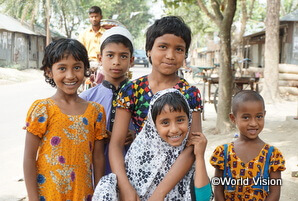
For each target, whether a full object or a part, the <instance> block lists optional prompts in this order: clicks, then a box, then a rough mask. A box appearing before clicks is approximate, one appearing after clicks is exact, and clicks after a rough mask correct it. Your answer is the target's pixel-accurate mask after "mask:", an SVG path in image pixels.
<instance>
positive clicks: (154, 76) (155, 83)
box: [148, 70, 180, 94]
mask: <svg viewBox="0 0 298 201" xmlns="http://www.w3.org/2000/svg"><path fill="white" fill-rule="evenodd" d="M179 80H180V77H179V76H178V75H176V74H172V75H168V76H165V75H162V74H160V73H156V72H154V71H153V70H152V72H151V73H150V74H149V75H148V81H149V85H150V89H151V90H152V92H153V94H155V93H156V92H158V91H161V90H164V89H168V88H172V87H173V86H175V85H176V84H177V82H179Z"/></svg>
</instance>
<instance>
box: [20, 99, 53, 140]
mask: <svg viewBox="0 0 298 201" xmlns="http://www.w3.org/2000/svg"><path fill="white" fill-rule="evenodd" d="M46 103H47V102H46V101H45V100H36V101H35V102H34V103H33V104H32V105H31V107H30V108H29V110H28V113H27V117H26V126H25V129H26V130H27V131H28V132H30V133H32V134H33V135H36V136H38V137H39V138H42V136H43V135H44V134H45V133H46V130H47V125H48V111H47V104H46Z"/></svg>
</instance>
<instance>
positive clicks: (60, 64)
mask: <svg viewBox="0 0 298 201" xmlns="http://www.w3.org/2000/svg"><path fill="white" fill-rule="evenodd" d="M66 65H67V64H66V63H58V66H66ZM75 65H84V63H81V62H76V63H74V64H73V66H75Z"/></svg>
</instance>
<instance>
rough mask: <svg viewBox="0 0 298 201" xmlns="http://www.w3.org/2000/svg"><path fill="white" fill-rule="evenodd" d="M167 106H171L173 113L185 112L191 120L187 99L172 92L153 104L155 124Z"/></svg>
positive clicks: (152, 113)
mask: <svg viewBox="0 0 298 201" xmlns="http://www.w3.org/2000/svg"><path fill="white" fill-rule="evenodd" d="M166 105H168V106H169V108H170V111H171V112H173V111H175V112H177V111H179V112H181V111H184V112H185V113H186V114H187V117H188V119H189V118H190V117H189V107H188V103H187V102H186V100H185V98H184V97H182V96H181V95H180V94H178V93H177V92H170V93H166V94H164V95H162V96H161V97H160V98H158V99H157V100H156V101H155V103H154V104H153V106H152V109H151V115H152V119H153V122H154V123H155V121H156V118H157V115H160V113H161V112H162V110H163V109H164V107H165V106H166Z"/></svg>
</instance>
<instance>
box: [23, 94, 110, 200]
mask: <svg viewBox="0 0 298 201" xmlns="http://www.w3.org/2000/svg"><path fill="white" fill-rule="evenodd" d="M105 119H106V117H105V112H104V108H103V107H102V106H101V105H100V104H98V103H95V102H89V103H88V107H87V109H86V110H85V112H84V114H82V115H66V114H64V113H62V112H61V110H60V108H59V107H58V106H57V105H56V104H55V103H54V101H53V100H52V99H50V98H47V99H42V100H37V101H35V102H34V103H33V104H32V106H31V107H30V109H29V111H28V114H27V119H26V130H27V131H28V132H30V133H32V134H33V135H36V136H38V137H39V138H40V146H39V149H38V158H37V162H36V165H37V183H38V188H39V195H40V200H41V201H50V200H73V201H76V200H80V201H81V200H91V198H92V195H93V185H92V155H93V146H94V141H95V140H102V139H103V138H106V137H107V136H106V132H105V127H106V123H105Z"/></svg>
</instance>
